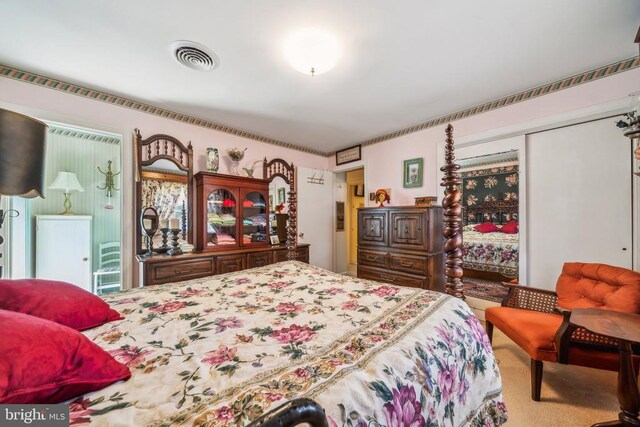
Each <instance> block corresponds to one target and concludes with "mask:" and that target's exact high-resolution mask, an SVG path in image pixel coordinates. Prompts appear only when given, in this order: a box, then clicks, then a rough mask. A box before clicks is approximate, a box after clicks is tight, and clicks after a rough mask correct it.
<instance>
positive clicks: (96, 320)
mask: <svg viewBox="0 0 640 427" xmlns="http://www.w3.org/2000/svg"><path fill="white" fill-rule="evenodd" d="M0 309H2V310H9V311H17V312H20V313H25V314H31V315H32V316H36V317H41V318H43V319H47V320H51V321H53V322H56V323H60V324H62V325H65V326H68V327H70V328H73V329H77V330H79V331H83V330H85V329H90V328H94V327H96V326H100V325H103V324H105V323H107V322H111V321H113V320H119V319H123V317H122V316H120V313H118V312H117V311H115V310H114V309H112V308H111V307H109V304H107V303H106V302H104V301H103V300H102V298H100V297H98V296H96V295H94V294H92V293H91V292H87V291H85V290H84V289H82V288H80V287H78V286H74V285H72V284H70V283H65V282H56V281H53V280H41V279H21V280H0Z"/></svg>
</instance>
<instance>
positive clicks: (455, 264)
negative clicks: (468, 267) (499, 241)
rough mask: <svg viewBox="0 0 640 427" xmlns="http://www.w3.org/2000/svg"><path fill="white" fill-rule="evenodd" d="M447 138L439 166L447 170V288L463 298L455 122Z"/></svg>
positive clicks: (449, 126)
mask: <svg viewBox="0 0 640 427" xmlns="http://www.w3.org/2000/svg"><path fill="white" fill-rule="evenodd" d="M445 132H446V135H447V138H446V140H445V165H444V166H443V167H441V168H440V170H441V171H442V172H444V176H443V177H442V183H441V184H440V185H441V186H443V187H444V199H442V207H443V208H444V238H445V244H444V253H445V270H444V274H445V276H446V283H445V289H446V292H447V293H448V294H449V295H453V296H454V297H457V298H462V299H464V289H463V286H462V274H463V270H462V249H461V248H462V233H461V232H460V225H461V224H462V205H461V203H460V202H461V199H462V192H461V191H460V186H461V185H462V181H461V178H460V173H459V172H458V170H459V169H460V165H458V164H456V163H455V155H454V147H453V126H451V125H450V124H449V125H447V128H446V130H445Z"/></svg>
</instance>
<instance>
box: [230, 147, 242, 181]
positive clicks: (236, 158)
mask: <svg viewBox="0 0 640 427" xmlns="http://www.w3.org/2000/svg"><path fill="white" fill-rule="evenodd" d="M245 151H247V149H246V148H245V149H244V150H239V149H237V148H235V147H234V148H229V149H228V150H227V155H228V156H229V159H231V173H232V174H233V175H238V176H239V175H240V170H239V168H240V161H241V160H242V159H243V158H244V152H245Z"/></svg>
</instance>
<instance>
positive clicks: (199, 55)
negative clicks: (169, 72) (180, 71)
mask: <svg viewBox="0 0 640 427" xmlns="http://www.w3.org/2000/svg"><path fill="white" fill-rule="evenodd" d="M169 50H170V51H171V53H172V54H173V56H174V57H175V59H176V61H178V62H179V63H181V64H182V65H184V66H185V67H187V68H191V69H192V70H197V71H211V70H213V69H214V68H216V67H217V66H218V65H220V60H219V59H218V57H217V56H216V54H215V53H213V51H212V50H211V49H209V48H208V47H206V46H203V45H201V44H200V43H196V42H192V41H189V40H176V41H174V42H173V43H171V44H170V45H169Z"/></svg>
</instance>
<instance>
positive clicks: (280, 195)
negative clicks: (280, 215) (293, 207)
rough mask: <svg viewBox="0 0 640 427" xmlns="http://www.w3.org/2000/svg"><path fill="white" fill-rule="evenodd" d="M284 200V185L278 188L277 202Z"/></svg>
mask: <svg viewBox="0 0 640 427" xmlns="http://www.w3.org/2000/svg"><path fill="white" fill-rule="evenodd" d="M284 202H286V200H285V196H284V187H280V188H278V204H280V203H284Z"/></svg>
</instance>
